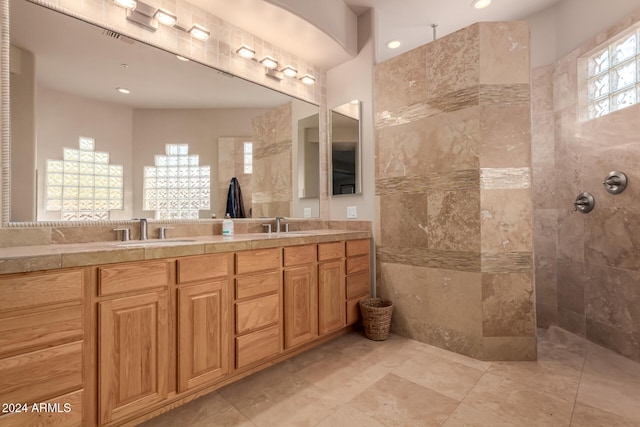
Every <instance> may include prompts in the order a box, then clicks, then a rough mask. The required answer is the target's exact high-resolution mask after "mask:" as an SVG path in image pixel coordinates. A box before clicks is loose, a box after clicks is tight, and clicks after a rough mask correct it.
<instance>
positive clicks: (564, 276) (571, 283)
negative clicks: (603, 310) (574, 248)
mask: <svg viewBox="0 0 640 427" xmlns="http://www.w3.org/2000/svg"><path fill="white" fill-rule="evenodd" d="M584 268H585V267H584V263H582V262H575V261H571V260H569V259H564V258H558V279H557V280H558V282H557V283H558V307H563V308H566V309H568V310H571V311H572V312H574V313H577V314H585V311H584V304H585V299H584V287H585V283H586V277H585V271H584Z"/></svg>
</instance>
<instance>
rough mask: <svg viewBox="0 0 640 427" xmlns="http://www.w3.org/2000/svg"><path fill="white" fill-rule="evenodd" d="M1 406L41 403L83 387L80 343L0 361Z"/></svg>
mask: <svg viewBox="0 0 640 427" xmlns="http://www.w3.org/2000/svg"><path fill="white" fill-rule="evenodd" d="M0 378H2V381H1V382H0V402H40V401H43V400H45V399H48V398H51V397H53V396H57V395H59V394H61V393H65V392H68V391H69V390H73V389H76V388H80V387H81V386H82V342H74V343H70V344H64V345H59V346H56V347H50V348H47V349H44V350H39V351H33V352H31V353H25V354H21V355H19V356H14V357H8V358H6V359H2V360H0Z"/></svg>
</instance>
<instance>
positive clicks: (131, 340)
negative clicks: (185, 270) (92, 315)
mask: <svg viewBox="0 0 640 427" xmlns="http://www.w3.org/2000/svg"><path fill="white" fill-rule="evenodd" d="M99 320H100V325H99V337H98V341H99V354H100V359H99V370H100V374H99V392H100V396H99V400H98V404H99V413H100V423H101V424H105V423H108V422H110V421H112V420H116V419H118V418H121V417H124V416H127V415H129V414H132V413H134V412H137V411H139V410H142V409H145V408H147V407H148V406H149V405H152V404H154V403H157V402H159V401H162V400H164V399H165V398H166V396H167V376H168V360H167V357H168V354H169V348H168V339H167V336H168V324H167V293H166V292H164V291H163V292H154V293H149V294H144V295H138V296H133V297H128V298H118V299H113V300H110V301H103V302H100V303H99Z"/></svg>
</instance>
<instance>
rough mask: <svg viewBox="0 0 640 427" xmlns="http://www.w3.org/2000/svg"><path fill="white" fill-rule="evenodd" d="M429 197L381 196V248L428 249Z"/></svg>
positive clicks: (402, 194)
mask: <svg viewBox="0 0 640 427" xmlns="http://www.w3.org/2000/svg"><path fill="white" fill-rule="evenodd" d="M428 199H429V196H428V194H427V193H395V194H385V195H383V196H380V216H381V217H382V218H385V219H386V221H385V223H384V226H383V227H381V229H380V234H379V238H378V245H381V246H396V247H402V246H409V247H413V248H425V249H426V248H428V247H429V239H430V233H429V230H428V227H427V225H428V215H427V211H428V206H429V200H428Z"/></svg>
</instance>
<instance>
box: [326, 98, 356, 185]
mask: <svg viewBox="0 0 640 427" xmlns="http://www.w3.org/2000/svg"><path fill="white" fill-rule="evenodd" d="M356 101H357V105H358V144H357V145H356V172H355V174H356V188H355V192H354V193H345V194H333V113H337V114H340V113H338V112H337V111H335V110H336V109H337V108H340V107H341V106H343V105H345V104H355V103H356ZM345 104H341V105H336V106H335V107H333V108H331V109H329V110H328V113H327V141H328V143H327V157H328V168H327V178H328V181H329V187H328V189H327V191H328V194H329V197H348V196H362V101H360V100H356V99H354V100H353V101H350V102H347V103H345Z"/></svg>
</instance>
